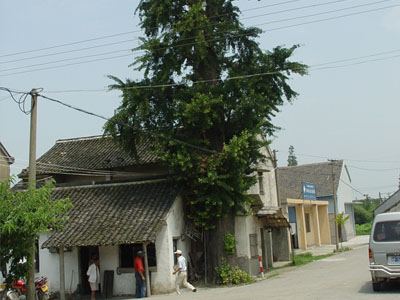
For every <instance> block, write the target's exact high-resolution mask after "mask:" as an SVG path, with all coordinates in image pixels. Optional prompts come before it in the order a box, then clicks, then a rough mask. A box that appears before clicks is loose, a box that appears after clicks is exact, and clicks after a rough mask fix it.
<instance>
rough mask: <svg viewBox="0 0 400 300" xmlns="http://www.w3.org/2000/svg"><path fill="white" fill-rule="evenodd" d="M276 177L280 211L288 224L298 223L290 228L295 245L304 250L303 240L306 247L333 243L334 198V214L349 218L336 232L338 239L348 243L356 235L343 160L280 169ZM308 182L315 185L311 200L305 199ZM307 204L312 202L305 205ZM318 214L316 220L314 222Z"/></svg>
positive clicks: (350, 190) (349, 190)
mask: <svg viewBox="0 0 400 300" xmlns="http://www.w3.org/2000/svg"><path fill="white" fill-rule="evenodd" d="M277 174H278V175H277V176H278V187H279V189H278V190H279V198H280V201H281V203H282V204H283V207H284V209H283V210H284V211H285V212H286V216H287V217H288V218H289V222H290V223H292V224H294V223H296V224H297V226H292V228H293V231H294V233H295V236H296V239H295V243H296V244H297V246H299V247H303V248H304V247H305V244H304V241H308V245H314V244H315V245H318V244H320V243H322V244H323V243H332V244H334V243H335V242H336V235H335V222H334V221H333V220H332V219H333V218H334V215H335V210H334V207H335V204H334V196H335V198H336V213H341V212H344V214H345V216H347V215H348V216H350V219H349V221H348V222H346V223H345V226H344V227H343V228H340V230H339V234H340V236H339V241H340V238H342V240H343V241H347V240H348V239H351V238H352V237H354V236H355V221H354V208H353V202H352V200H353V199H354V198H353V192H352V189H351V185H350V183H351V178H350V174H349V172H348V170H347V167H346V165H345V163H344V162H343V161H342V160H339V161H334V162H333V163H332V162H324V163H313V164H306V165H299V166H288V167H279V168H278V169H277ZM307 183H308V184H312V185H314V188H315V198H314V199H307V197H304V190H303V189H304V184H307ZM309 201H311V202H310V203H308V202H309ZM300 207H303V208H300ZM299 209H303V210H304V216H303V213H300V214H299V212H298V210H299ZM317 212H318V216H319V221H318V219H316V215H317ZM326 212H327V213H328V215H327V216H326ZM321 218H323V220H321ZM326 222H329V229H327V228H326V225H325V224H326ZM301 224H304V226H301ZM317 224H319V226H317ZM318 227H319V228H318ZM318 232H319V233H318ZM306 237H307V238H306ZM329 239H330V242H329Z"/></svg>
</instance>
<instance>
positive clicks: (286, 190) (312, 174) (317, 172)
mask: <svg viewBox="0 0 400 300" xmlns="http://www.w3.org/2000/svg"><path fill="white" fill-rule="evenodd" d="M342 168H343V161H342V160H339V161H337V162H335V163H334V165H333V173H334V174H335V189H336V191H337V188H338V185H339V179H340V175H341V172H342ZM277 175H278V189H279V198H280V199H281V200H285V199H287V198H291V199H302V197H303V195H302V182H308V183H313V184H315V186H316V192H317V197H324V196H332V195H333V189H332V166H331V163H330V162H324V163H314V164H307V165H299V166H292V167H279V168H278V169H277Z"/></svg>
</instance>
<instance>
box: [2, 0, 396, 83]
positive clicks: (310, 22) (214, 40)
mask: <svg viewBox="0 0 400 300" xmlns="http://www.w3.org/2000/svg"><path fill="white" fill-rule="evenodd" d="M384 1H389V0H384ZM379 2H381V1H379ZM366 5H371V3H369V4H363V5H358V6H354V7H360V6H366ZM398 6H400V4H396V5H391V6H386V7H381V8H375V9H371V10H366V11H360V12H355V13H350V14H346V15H340V16H334V17H331V18H325V19H319V20H314V21H308V22H303V23H298V24H292V25H286V26H281V27H276V28H271V29H266V30H263V31H262V32H263V33H266V32H270V31H275V30H281V29H286V28H292V27H297V26H302V25H307V24H313V23H318V22H323V21H329V20H334V19H338V18H344V17H349V16H354V15H359V14H364V13H369V12H374V11H378V10H383V9H388V8H393V7H398ZM354 7H351V8H354ZM345 9H350V8H345ZM345 9H343V8H342V9H339V10H333V11H329V12H323V13H318V14H313V15H308V16H301V17H296V18H291V19H284V20H276V21H271V22H266V23H261V24H257V25H254V27H259V26H264V25H268V24H272V23H276V22H283V21H288V20H292V19H299V18H306V17H311V16H316V15H321V14H327V13H332V12H337V11H341V10H345ZM220 33H224V32H219V33H217V34H220ZM249 34H250V33H243V34H236V35H231V36H230V37H231V38H236V37H243V36H246V35H249ZM225 38H226V37H223V38H217V39H212V40H205V41H200V42H192V43H187V44H180V45H175V46H167V47H161V48H158V49H155V50H162V49H169V48H176V47H184V46H190V45H195V44H198V43H204V42H216V41H219V40H223V39H225ZM190 39H192V38H190ZM137 49H138V50H137V51H143V48H141V46H140V47H138V48H137ZM121 51H126V50H118V52H121ZM98 55H102V54H97V55H96V56H98ZM131 55H132V54H126V55H118V56H113V57H107V58H101V59H95V60H88V61H83V62H77V63H70V64H63V65H58V66H52V67H47V68H39V69H33V70H26V71H22V72H14V73H8V74H1V75H0V76H1V77H3V76H10V75H17V74H23V73H30V72H36V71H43V70H48V69H54V68H61V67H66V66H72V65H78V64H84V63H91V62H97V61H103V60H109V59H115V58H121V57H127V56H131ZM92 56H93V55H92ZM89 57H91V56H89ZM72 59H79V58H72ZM68 60H71V59H68ZM56 62H57V61H53V62H51V63H56ZM39 65H41V64H39ZM20 68H21V67H19V69H20ZM326 68H327V67H325V68H321V69H326Z"/></svg>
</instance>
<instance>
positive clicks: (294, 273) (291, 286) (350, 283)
mask: <svg viewBox="0 0 400 300" xmlns="http://www.w3.org/2000/svg"><path fill="white" fill-rule="evenodd" d="M152 298H154V299H157V300H164V299H165V300H171V299H182V300H184V299H192V300H196V299H202V300H205V299H207V300H212V299H217V300H253V299H255V300H257V299H274V300H275V299H277V300H278V299H285V300H289V299H296V300H298V299H299V300H301V299H307V300H316V299H321V300H322V299H323V300H327V299H340V300H343V299H352V300H358V299H359V300H361V299H363V300H364V299H385V300H386V299H388V300H390V299H399V298H400V284H399V283H397V284H390V285H389V286H387V287H386V290H385V291H384V292H379V293H376V292H373V291H372V286H371V279H370V274H369V271H368V248H367V246H366V245H364V246H361V247H358V248H356V249H353V250H352V251H348V252H345V253H342V254H338V255H334V256H331V257H329V258H326V259H323V260H320V261H315V262H312V263H310V264H308V265H305V266H302V267H297V268H295V269H292V270H287V271H282V272H280V273H279V275H278V276H276V277H273V278H270V279H266V280H263V281H260V282H257V283H254V284H251V285H246V286H240V287H229V288H227V287H225V288H213V289H207V288H200V289H198V292H197V293H192V292H189V291H186V292H185V293H182V295H180V296H178V295H176V294H170V295H156V296H153V297H152Z"/></svg>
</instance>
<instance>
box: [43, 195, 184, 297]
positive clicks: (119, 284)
mask: <svg viewBox="0 0 400 300" xmlns="http://www.w3.org/2000/svg"><path fill="white" fill-rule="evenodd" d="M184 233H185V222H184V218H183V206H182V200H181V199H180V198H178V199H177V200H176V201H175V202H174V204H173V205H172V207H171V210H170V212H169V214H168V216H167V218H166V222H165V225H164V226H163V227H162V228H161V231H160V233H159V234H158V236H157V239H156V241H155V246H156V256H157V271H156V272H152V273H151V287H152V292H153V293H154V294H157V293H166V292H170V291H172V290H173V289H174V285H175V275H172V270H173V266H174V253H173V238H176V237H179V238H180V237H181V236H182V234H184ZM47 238H48V236H47V235H46V234H43V235H41V237H40V240H39V247H41V245H42V244H43V242H45V241H46V240H47ZM177 246H178V249H180V250H182V251H183V255H184V256H185V257H186V258H187V259H188V253H189V252H188V251H189V250H190V247H189V246H190V241H189V239H188V238H185V240H184V241H182V240H181V239H179V240H178V243H177ZM99 259H100V272H101V284H102V286H103V279H104V271H106V270H113V271H114V290H113V294H114V295H134V294H135V291H136V284H135V274H134V273H121V274H117V268H118V267H119V246H118V245H115V246H104V247H99ZM39 261H40V268H39V269H40V272H39V273H37V274H36V276H41V275H43V276H46V277H48V279H49V282H48V284H49V289H50V291H52V292H55V291H59V289H60V274H59V255H58V253H50V252H49V250H48V249H40V250H39ZM78 261H79V258H78V248H76V247H74V248H73V251H72V252H65V255H64V268H65V287H66V291H67V292H69V289H70V285H71V275H72V270H73V271H74V273H73V280H72V292H74V291H75V290H77V288H78V284H79V280H80V276H79V263H78Z"/></svg>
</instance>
